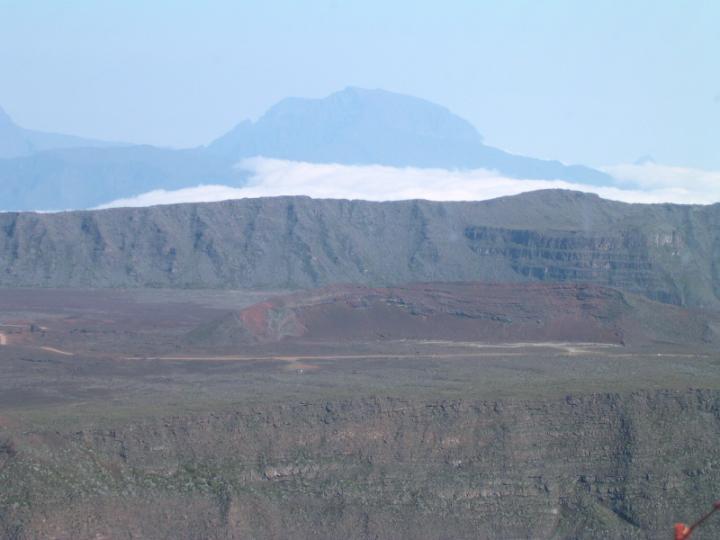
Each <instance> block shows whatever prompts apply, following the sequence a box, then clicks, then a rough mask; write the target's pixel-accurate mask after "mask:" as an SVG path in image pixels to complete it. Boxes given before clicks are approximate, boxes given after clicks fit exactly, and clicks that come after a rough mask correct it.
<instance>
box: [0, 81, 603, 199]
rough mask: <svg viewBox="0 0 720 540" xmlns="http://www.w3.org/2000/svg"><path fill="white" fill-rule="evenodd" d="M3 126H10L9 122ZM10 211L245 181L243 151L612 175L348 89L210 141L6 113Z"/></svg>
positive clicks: (564, 175)
mask: <svg viewBox="0 0 720 540" xmlns="http://www.w3.org/2000/svg"><path fill="white" fill-rule="evenodd" d="M2 126H4V127H2ZM0 149H2V150H0V151H1V152H2V154H0V156H1V157H4V158H5V159H0V185H2V187H3V197H2V199H0V209H3V210H62V209H82V208H90V207H95V206H99V205H101V204H103V203H109V202H110V201H113V200H115V199H120V198H128V197H133V196H137V195H140V194H142V193H145V192H149V191H153V190H158V189H165V190H175V189H181V188H188V187H194V186H198V185H201V184H221V185H227V186H241V185H243V184H244V183H245V182H246V180H247V176H248V175H247V173H245V172H243V171H241V170H239V169H238V167H237V166H236V165H237V164H238V162H240V161H241V160H243V159H244V158H248V157H253V156H265V157H271V158H280V159H285V160H294V161H303V162H315V163H339V164H348V165H355V164H380V165H388V166H395V167H417V168H428V167H432V168H442V169H489V170H493V171H497V174H499V175H501V176H507V177H511V178H527V179H558V180H567V181H572V182H575V183H580V184H586V185H599V184H609V183H611V182H612V178H611V177H610V176H609V175H607V174H606V173H603V172H600V171H597V170H594V169H590V168H587V167H582V166H566V165H563V164H562V163H559V162H556V161H544V160H539V159H533V158H528V157H523V156H516V155H512V154H508V153H506V152H503V151H502V150H499V149H496V148H492V147H490V146H487V145H485V144H483V142H482V137H481V136H480V134H479V133H478V132H477V130H476V129H475V128H474V127H473V126H471V125H470V124H469V123H468V122H466V121H465V120H463V119H461V118H459V117H458V116H456V115H454V114H452V113H451V112H450V111H448V110H447V109H445V108H444V107H441V106H439V105H435V104H432V103H430V102H427V101H424V100H421V99H418V98H413V97H409V96H404V95H400V94H395V93H391V92H386V91H383V90H363V89H359V88H347V89H345V90H343V91H340V92H336V93H334V94H332V95H330V96H328V97H326V98H324V99H298V98H291V99H286V100H283V101H281V102H280V103H278V104H277V105H275V106H274V107H272V108H271V109H270V110H269V111H268V112H267V113H266V114H265V115H264V116H263V117H262V118H260V119H259V120H258V121H257V122H255V123H253V122H250V121H245V122H243V123H241V124H239V125H238V126H237V127H236V128H235V129H233V130H232V131H231V132H229V133H228V134H226V135H224V136H222V137H220V138H219V139H217V140H216V141H214V142H213V143H211V144H210V145H208V146H207V147H202V148H197V149H192V150H170V149H160V148H154V147H149V146H130V147H116V145H113V144H112V143H102V142H97V141H86V140H84V139H79V138H76V137H69V136H63V135H48V134H41V133H36V132H32V131H28V130H24V129H22V128H19V127H17V126H15V124H14V123H13V122H12V121H11V120H10V119H9V117H7V116H6V115H5V116H3V117H0Z"/></svg>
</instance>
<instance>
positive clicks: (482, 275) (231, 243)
mask: <svg viewBox="0 0 720 540" xmlns="http://www.w3.org/2000/svg"><path fill="white" fill-rule="evenodd" d="M719 231H720V207H719V206H717V205H715V206H707V207H702V206H676V205H627V204H622V203H614V202H610V201H605V200H602V199H600V198H598V197H596V196H592V195H585V194H581V193H574V192H564V191H544V192H534V193H529V194H525V195H520V196H517V197H507V198H502V199H496V200H493V201H485V202H467V203H437V202H428V201H402V202H391V203H373V202H364V201H344V200H312V199H309V198H305V197H281V198H271V199H246V200H238V201H227V202H222V203H207V204H187V205H176V206H162V207H154V208H141V209H115V210H106V211H96V212H69V213H60V214H43V215H39V214H31V213H24V214H12V213H9V214H0V286H4V287H18V286H47V287H51V286H53V287H81V286H82V287H148V286H150V287H222V288H230V287H235V288H295V287H298V288H301V287H316V286H320V285H326V284H331V283H361V284H370V285H387V284H398V283H408V282H417V281H488V282H518V281H528V280H547V281H580V282H589V283H595V284H600V285H609V286H614V287H619V288H622V289H624V290H627V291H631V292H636V293H640V294H643V295H646V296H648V297H650V298H653V299H657V300H661V301H663V302H668V303H674V304H682V305H689V306H703V307H712V308H717V307H719V306H720V270H718V269H719V268H720V258H719V255H718V254H719V253H720V251H719V250H718V249H717V248H718V245H720V233H719Z"/></svg>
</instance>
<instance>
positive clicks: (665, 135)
mask: <svg viewBox="0 0 720 540" xmlns="http://www.w3.org/2000/svg"><path fill="white" fill-rule="evenodd" d="M347 85H356V86H363V87H371V88H385V89H388V90H393V91H398V92H403V93H409V94H413V95H417V96H419V97H424V98H426V99H429V100H432V101H435V102H438V103H440V104H443V105H446V106H447V107H449V108H450V109H451V110H452V111H454V112H456V113H458V114H460V115H461V116H463V117H465V118H467V119H468V120H470V121H471V122H472V123H473V124H475V125H476V126H477V127H478V129H479V130H480V131H481V133H483V135H484V136H485V139H486V142H488V143H489V144H493V145H496V146H499V147H501V148H504V149H508V150H511V151H515V152H519V153H523V154H528V155H533V156H538V157H549V158H558V159H562V160H564V161H571V162H583V163H587V164H590V165H602V164H614V163H620V162H629V161H633V160H635V159H636V158H637V157H638V156H641V155H644V154H650V155H652V156H654V157H655V159H657V160H658V161H661V162H664V163H668V164H674V165H682V166H693V167H704V168H713V169H718V168H720V2H718V1H717V0H707V1H693V0H688V1H680V0H677V1H675V0H673V1H669V0H653V1H633V0H625V1H618V2H613V1H609V0H604V1H590V0H587V1H582V0H567V1H560V0H557V1H540V0H529V1H512V0H503V1H499V0H498V1H493V2H483V1H480V0H467V1H452V0H444V1H442V2H440V1H437V0H435V1H427V2H426V1H422V0H412V1H389V0H383V1H375V0H362V1H360V0H358V1H340V0H284V1H282V0H262V1H241V0H232V1H231V0H227V1H224V0H223V1H221V0H217V1H212V0H208V1H189V0H142V1H141V0H122V1H119V0H118V1H114V0H106V1H103V0H0V106H2V107H4V108H5V109H6V110H7V112H8V113H9V114H11V116H13V117H14V118H15V119H16V121H17V122H18V123H20V124H21V125H24V126H26V127H32V128H37V129H44V130H55V131H61V132H68V133H76V134H80V135H86V136H93V137H99V138H107V139H117V140H127V141H132V142H147V143H154V144H164V145H173V146H184V145H196V144H202V143H205V142H208V141H209V140H211V139H213V138H214V137H216V136H218V135H220V134H221V133H223V132H224V131H226V130H227V129H229V128H230V127H231V126H233V125H234V124H236V123H237V122H238V121H240V120H241V119H243V118H245V117H256V116H258V115H259V114H261V113H262V112H263V111H264V110H265V109H266V108H267V107H268V106H270V105H271V104H273V103H274V102H275V101H277V100H279V99H281V98H283V97H286V96H291V95H292V96H304V97H321V96H324V95H326V94H329V93H331V92H333V91H335V90H338V89H341V88H343V87H345V86H347Z"/></svg>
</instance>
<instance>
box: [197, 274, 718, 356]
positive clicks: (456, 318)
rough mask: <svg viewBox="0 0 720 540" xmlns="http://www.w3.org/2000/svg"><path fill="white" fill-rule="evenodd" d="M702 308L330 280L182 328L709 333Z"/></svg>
mask: <svg viewBox="0 0 720 540" xmlns="http://www.w3.org/2000/svg"><path fill="white" fill-rule="evenodd" d="M711 328H712V326H711V325H710V324H709V323H708V320H707V318H706V317H704V316H702V315H700V314H697V313H693V312H689V311H688V310H685V309H683V308H679V307H676V306H669V305H666V304H659V303H656V302H652V301H649V300H646V299H644V298H639V297H636V296H634V295H628V294H626V293H622V292H620V291H617V290H615V289H610V288H605V287H599V286H595V285H586V284H548V283H530V284H487V283H429V284H412V285H407V286H402V287H389V288H367V287H360V286H333V287H328V288H324V289H319V290H314V291H307V292H302V293H296V294H292V295H288V296H283V297H277V298H274V299H272V300H270V301H267V302H263V303H260V304H256V305H254V306H251V307H248V308H246V309H244V310H242V311H239V312H237V313H234V314H232V315H230V316H226V317H223V318H221V319H219V320H216V321H212V322H211V323H209V324H205V325H203V326H201V327H200V328H198V329H196V330H194V331H193V332H192V333H191V334H190V338H191V341H193V342H194V343H195V344H198V345H201V344H202V345H229V344H243V343H244V344H249V343H272V342H277V341H280V340H292V339H302V340H303V341H335V342H341V341H367V340H379V339H388V340H394V339H430V340H432V339H436V340H462V341H482V342H491V343H492V342H496V343H498V342H537V341H570V342H595V343H615V344H623V343H626V342H628V341H630V342H633V343H639V342H662V341H670V342H675V343H689V342H703V341H705V342H707V341H708V340H711V339H712V338H713V332H712V330H711Z"/></svg>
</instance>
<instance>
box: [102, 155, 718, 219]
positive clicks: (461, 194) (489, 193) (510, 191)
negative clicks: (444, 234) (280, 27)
mask: <svg viewBox="0 0 720 540" xmlns="http://www.w3.org/2000/svg"><path fill="white" fill-rule="evenodd" d="M238 166H239V167H241V168H242V169H245V170H248V171H249V172H250V173H251V177H250V180H249V182H248V184H247V185H245V186H243V187H231V186H224V185H201V186H196V187H191V188H186V189H180V190H175V191H165V190H155V191H150V192H147V193H143V194H141V195H138V196H137V197H131V198H127V199H118V200H115V201H112V202H110V203H108V204H104V205H102V206H100V207H99V208H114V207H123V206H152V205H159V204H175V203H188V202H213V201H223V200H228V199H241V198H250V197H274V196H281V195H307V196H310V197H313V198H326V199H364V200H370V201H392V200H403V199H429V200H435V201H469V200H485V199H493V198H496V197H501V196H506V195H517V194H519V193H524V192H527V191H534V190H538V189H572V190H577V191H585V192H590V193H596V194H598V195H600V196H601V197H603V198H606V199H611V200H616V201H624V202H631V203H663V202H672V203H683V204H709V203H714V202H717V201H720V173H718V172H710V171H702V170H696V169H685V168H680V167H667V166H663V165H658V164H655V163H648V164H643V165H618V166H614V167H606V168H605V170H606V171H607V172H608V173H610V174H611V175H613V177H615V178H616V181H615V184H614V185H608V186H590V185H585V184H576V183H571V182H565V181H562V180H529V179H517V178H506V177H503V176H500V175H499V174H497V173H496V172H494V171H489V170H485V169H477V170H469V171H457V170H445V169H418V168H394V167H385V166H380V165H362V166H353V165H337V164H319V163H303V162H296V161H285V160H277V159H265V158H252V159H248V160H245V161H243V162H242V163H241V164H239V165H238Z"/></svg>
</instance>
